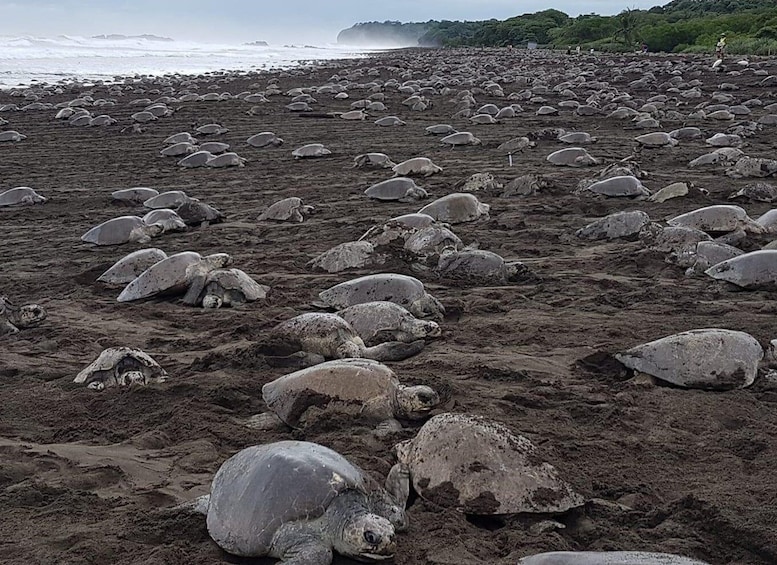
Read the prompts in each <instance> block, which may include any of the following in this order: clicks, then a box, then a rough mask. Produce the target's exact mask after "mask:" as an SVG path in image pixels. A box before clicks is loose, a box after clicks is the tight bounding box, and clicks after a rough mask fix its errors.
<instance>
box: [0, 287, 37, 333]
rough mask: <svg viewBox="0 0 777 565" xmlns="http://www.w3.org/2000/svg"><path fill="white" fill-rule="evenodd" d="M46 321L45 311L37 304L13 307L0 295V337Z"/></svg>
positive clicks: (6, 298)
mask: <svg viewBox="0 0 777 565" xmlns="http://www.w3.org/2000/svg"><path fill="white" fill-rule="evenodd" d="M45 319H46V310H45V309H44V308H43V307H42V306H40V305H38V304H25V305H24V306H14V305H13V303H12V302H11V301H10V300H9V299H8V297H7V296H2V295H0V335H3V334H14V333H17V332H18V331H19V330H23V329H26V328H32V327H34V326H37V325H38V324H39V323H41V322H42V321H43V320H45Z"/></svg>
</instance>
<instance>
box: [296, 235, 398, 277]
mask: <svg viewBox="0 0 777 565" xmlns="http://www.w3.org/2000/svg"><path fill="white" fill-rule="evenodd" d="M383 262H385V258H384V257H382V256H375V246H373V244H372V243H370V242H369V241H346V242H345V243H340V244H338V245H335V246H334V247H331V248H330V249H327V250H326V251H324V252H323V253H320V254H319V255H317V256H316V257H314V258H313V259H311V260H310V261H309V262H308V266H309V267H310V268H311V269H316V270H320V271H326V272H327V273H339V272H341V271H345V270H348V269H360V268H362V267H366V266H367V265H375V264H380V263H383Z"/></svg>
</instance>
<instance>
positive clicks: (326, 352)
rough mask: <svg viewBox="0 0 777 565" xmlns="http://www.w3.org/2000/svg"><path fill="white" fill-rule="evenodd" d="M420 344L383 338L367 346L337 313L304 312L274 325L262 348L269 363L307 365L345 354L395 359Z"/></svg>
mask: <svg viewBox="0 0 777 565" xmlns="http://www.w3.org/2000/svg"><path fill="white" fill-rule="evenodd" d="M423 347H424V341H423V340H416V341H413V342H412V343H405V342H400V341H386V342H382V343H379V344H378V345H374V346H371V347H367V346H366V345H365V344H364V341H362V338H361V337H359V335H358V334H357V333H356V330H354V329H353V328H352V327H351V325H350V324H349V323H348V322H346V321H345V320H344V319H343V318H341V317H340V316H338V315H337V314H331V313H327V312H307V313H305V314H300V315H299V316H295V317H294V318H291V319H289V320H286V321H284V322H281V323H280V324H278V325H277V326H275V327H274V328H273V329H272V330H271V331H270V334H269V336H268V338H267V341H266V343H265V345H264V346H263V347H262V350H263V351H264V353H265V355H266V356H267V361H268V363H270V364H271V365H273V366H293V365H298V366H303V367H307V366H310V365H315V364H317V363H322V362H323V361H324V360H325V359H343V358H346V357H364V358H369V359H376V360H378V361H399V360H402V359H407V358H408V357H411V356H413V355H415V354H417V353H418V352H420V351H421V350H422V349H423Z"/></svg>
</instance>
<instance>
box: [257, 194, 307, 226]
mask: <svg viewBox="0 0 777 565" xmlns="http://www.w3.org/2000/svg"><path fill="white" fill-rule="evenodd" d="M312 211H313V206H306V205H305V204H304V203H303V202H302V199H301V198H298V197H296V196H291V197H289V198H284V199H283V200H279V201H278V202H275V203H274V204H271V205H270V206H269V207H268V208H267V209H266V210H265V211H264V212H262V213H261V214H260V215H259V221H260V222H261V221H264V220H275V221H277V222H301V221H303V220H304V219H305V216H307V215H308V214H310V212H312Z"/></svg>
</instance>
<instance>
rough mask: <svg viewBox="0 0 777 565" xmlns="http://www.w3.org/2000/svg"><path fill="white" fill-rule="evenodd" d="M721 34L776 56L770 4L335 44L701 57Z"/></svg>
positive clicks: (717, 5)
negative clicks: (529, 46) (536, 47)
mask: <svg viewBox="0 0 777 565" xmlns="http://www.w3.org/2000/svg"><path fill="white" fill-rule="evenodd" d="M723 33H725V34H727V37H728V49H729V52H730V53H751V54H763V55H769V54H777V4H776V3H775V1H774V0H674V1H672V2H669V3H668V4H666V5H664V6H656V7H653V8H650V9H649V10H631V9H625V10H623V11H622V12H621V13H620V14H617V15H614V16H599V15H596V14H584V15H580V16H577V17H575V18H572V17H570V16H569V15H567V14H565V13H564V12H561V11H559V10H552V9H551V10H543V11H541V12H535V13H532V14H523V15H520V16H515V17H512V18H508V19H506V20H495V19H492V20H486V21H474V22H461V21H447V20H443V21H429V22H426V23H406V24H402V23H400V22H382V23H381V22H370V23H363V24H356V25H355V26H353V27H351V28H349V29H347V30H343V31H342V32H340V35H339V36H338V42H340V43H348V44H351V45H395V46H427V47H440V46H488V47H494V46H506V45H515V46H521V45H526V43H527V42H530V41H532V42H537V43H539V44H540V45H542V46H546V47H551V48H561V49H564V48H566V47H568V46H576V45H581V46H582V47H584V48H589V47H593V48H596V49H598V50H604V51H631V50H633V49H636V48H638V47H640V46H641V45H642V43H643V42H644V43H645V44H646V45H647V47H648V49H649V50H650V51H653V52H656V51H663V52H705V51H711V50H712V49H713V48H714V45H715V43H716V41H717V40H718V38H719V36H720V35H721V34H723Z"/></svg>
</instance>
